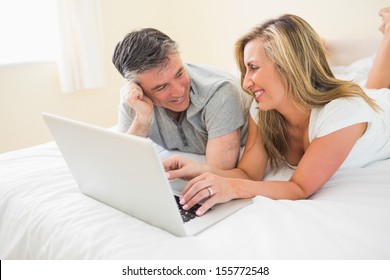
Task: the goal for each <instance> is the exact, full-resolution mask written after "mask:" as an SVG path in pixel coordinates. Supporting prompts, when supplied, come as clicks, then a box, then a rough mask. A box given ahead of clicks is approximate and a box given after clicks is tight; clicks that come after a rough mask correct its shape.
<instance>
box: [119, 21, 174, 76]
mask: <svg viewBox="0 0 390 280" xmlns="http://www.w3.org/2000/svg"><path fill="white" fill-rule="evenodd" d="M178 53H179V52H178V46H177V44H176V42H175V41H173V40H172V39H171V38H170V37H169V36H168V35H166V34H164V33H162V32H161V31H159V30H157V29H154V28H143V29H140V30H136V31H132V32H130V33H128V34H127V35H126V36H125V37H124V38H123V40H122V41H120V42H119V43H118V44H117V45H116V47H115V51H114V54H113V56H112V63H114V65H115V67H116V69H117V70H118V71H119V73H121V75H122V76H123V77H124V78H125V79H128V80H130V79H134V78H135V77H136V76H137V74H140V73H142V72H144V71H147V70H151V69H154V68H156V67H163V66H165V65H166V63H167V62H168V59H169V56H170V55H172V54H178Z"/></svg>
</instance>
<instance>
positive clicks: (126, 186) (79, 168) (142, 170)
mask: <svg viewBox="0 0 390 280" xmlns="http://www.w3.org/2000/svg"><path fill="white" fill-rule="evenodd" d="M42 115H43V118H44V120H45V121H46V124H47V125H48V127H49V129H50V131H51V133H52V135H53V136H54V139H55V141H56V142H57V145H58V147H59V149H60V151H61V153H62V155H63V157H64V159H65V161H66V163H67V164H68V167H69V169H70V171H71V173H72V174H73V176H74V178H75V180H76V182H77V183H78V186H79V188H80V191H81V192H82V193H84V194H86V195H88V196H90V197H92V198H94V199H96V200H98V201H100V202H103V203H105V204H107V205H109V206H111V207H114V208H116V209H118V210H120V211H123V212H124V213H127V214H129V215H131V216H133V217H135V218H137V219H139V220H142V221H144V222H146V223H148V224H150V225H153V226H156V227H159V228H161V229H164V230H166V231H168V232H170V233H172V234H174V235H177V236H188V235H196V234H198V233H200V232H201V231H203V230H205V229H206V228H208V227H210V226H212V225H214V224H216V223H217V222H219V221H221V220H222V219H224V218H226V217H227V216H229V215H231V214H232V213H234V212H236V211H237V210H239V209H240V208H242V207H244V206H246V205H248V204H250V203H251V202H252V200H251V199H237V200H232V201H230V202H228V203H224V204H218V205H215V206H214V207H213V208H212V209H210V210H209V211H208V212H206V214H204V215H203V216H200V217H198V216H197V217H195V218H194V217H193V216H192V215H191V214H190V213H181V211H180V209H179V206H178V203H177V201H176V199H175V195H178V194H180V192H181V191H182V189H183V188H184V186H185V184H186V181H183V180H173V181H169V180H168V179H167V177H166V173H165V171H164V167H163V165H162V162H161V159H160V157H159V155H158V153H157V151H156V145H155V144H154V143H153V142H152V141H151V140H149V139H147V138H142V137H137V136H132V135H128V134H124V133H120V132H116V131H112V130H109V129H106V128H100V127H97V126H93V125H90V124H85V123H81V122H78V121H74V120H70V119H67V118H64V117H60V116H55V115H52V114H48V113H43V114H42ZM183 215H184V216H185V217H184V218H185V219H184V218H183Z"/></svg>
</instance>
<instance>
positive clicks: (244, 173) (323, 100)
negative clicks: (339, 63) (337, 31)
mask: <svg viewBox="0 0 390 280" xmlns="http://www.w3.org/2000/svg"><path fill="white" fill-rule="evenodd" d="M235 52H236V58H237V63H238V66H239V69H240V72H241V84H242V87H243V89H244V90H245V91H246V92H247V93H249V94H250V95H252V96H254V99H255V101H254V106H253V108H252V110H251V117H249V120H248V122H249V130H248V138H247V142H246V146H245V149H244V153H243V155H242V157H241V160H240V162H239V164H238V166H237V168H235V169H232V170H228V171H226V170H225V171H223V170H220V169H217V168H213V167H211V166H209V165H207V164H200V163H197V162H194V161H191V160H189V159H186V158H183V157H178V156H174V157H172V158H170V159H168V160H166V161H164V166H165V168H166V170H167V173H168V175H169V177H170V178H171V179H174V178H178V177H182V178H193V179H192V180H190V181H189V183H188V185H187V186H186V188H185V189H184V191H183V193H182V196H181V201H180V203H181V204H182V205H183V208H184V209H189V208H191V207H192V206H193V205H195V204H196V203H198V202H199V201H201V200H204V203H203V205H202V206H201V207H200V208H199V209H198V211H197V215H202V214H204V213H205V212H206V211H207V210H208V209H209V208H210V207H212V206H213V205H214V204H216V203H222V202H226V201H229V200H232V199H235V198H250V197H255V196H258V195H260V196H266V197H269V198H272V199H292V200H295V199H305V198H308V197H309V196H310V195H312V194H313V193H314V192H316V191H317V190H318V189H320V188H321V187H322V186H323V185H324V184H325V183H326V182H327V181H328V180H329V178H331V177H332V176H333V174H334V173H335V172H336V171H337V170H338V169H340V168H356V167H363V166H366V165H368V164H370V163H372V162H375V161H379V160H384V159H387V158H389V157H390V100H388V99H386V98H384V96H385V95H383V94H382V95H380V96H378V99H376V100H373V99H372V98H370V97H369V96H367V95H366V94H365V93H364V92H363V90H362V89H361V88H360V87H359V86H358V85H357V84H355V83H353V82H348V81H341V80H338V79H336V78H335V77H334V75H333V73H332V72H331V70H330V68H329V65H328V62H327V60H326V57H325V52H324V49H323V47H322V44H321V40H320V38H319V36H318V35H317V33H316V32H315V31H314V30H313V29H312V27H311V26H310V25H309V24H308V23H307V22H306V21H304V20H303V19H302V18H300V17H298V16H295V15H289V14H287V15H283V16H281V17H278V18H275V19H272V20H269V21H266V22H265V23H263V24H262V25H259V26H256V27H255V28H253V29H252V30H251V31H249V32H248V33H247V34H246V35H244V36H243V37H242V38H240V39H239V40H238V41H237V43H236V49H235ZM283 164H287V165H289V166H291V167H293V168H294V169H295V170H294V172H293V174H292V176H291V178H290V180H288V181H262V180H263V178H264V175H265V172H266V168H267V165H270V166H271V168H272V169H274V170H277V169H278V168H279V167H280V166H281V165H283Z"/></svg>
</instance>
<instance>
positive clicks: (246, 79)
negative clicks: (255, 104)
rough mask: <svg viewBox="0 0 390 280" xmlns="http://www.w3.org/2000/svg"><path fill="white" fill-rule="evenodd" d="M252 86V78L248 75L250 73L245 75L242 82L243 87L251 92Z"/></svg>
mask: <svg viewBox="0 0 390 280" xmlns="http://www.w3.org/2000/svg"><path fill="white" fill-rule="evenodd" d="M252 86H253V81H252V78H251V77H250V76H249V75H248V72H247V73H245V76H244V80H243V81H242V87H243V88H244V89H245V90H247V91H250V89H251V87H252Z"/></svg>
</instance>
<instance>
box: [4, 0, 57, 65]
mask: <svg viewBox="0 0 390 280" xmlns="http://www.w3.org/2000/svg"><path fill="white" fill-rule="evenodd" d="M57 26H58V23H57V7H56V1H54V0H33V1H31V0H0V36H1V41H0V42H1V43H0V64H14V63H26V62H35V61H55V60H56V55H57V52H58V31H57V30H58V28H57Z"/></svg>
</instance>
